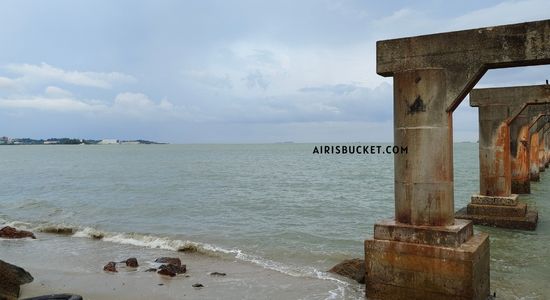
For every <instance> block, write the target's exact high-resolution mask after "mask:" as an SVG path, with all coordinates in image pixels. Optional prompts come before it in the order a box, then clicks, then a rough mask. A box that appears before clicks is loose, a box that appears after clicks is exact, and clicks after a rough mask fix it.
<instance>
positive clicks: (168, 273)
mask: <svg viewBox="0 0 550 300" xmlns="http://www.w3.org/2000/svg"><path fill="white" fill-rule="evenodd" d="M157 274H159V275H164V276H170V277H174V276H176V275H177V274H176V272H172V271H171V270H168V269H159V270H158V272H157Z"/></svg>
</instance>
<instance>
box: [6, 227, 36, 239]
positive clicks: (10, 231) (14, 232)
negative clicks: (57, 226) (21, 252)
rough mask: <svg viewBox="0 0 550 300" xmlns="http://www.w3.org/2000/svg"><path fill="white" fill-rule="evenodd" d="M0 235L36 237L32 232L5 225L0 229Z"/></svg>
mask: <svg viewBox="0 0 550 300" xmlns="http://www.w3.org/2000/svg"><path fill="white" fill-rule="evenodd" d="M0 237H1V238H5V239H22V238H27V237H29V238H31V239H36V237H35V236H34V233H32V232H30V231H26V230H17V229H16V228H13V227H10V226H5V227H4V228H2V229H0Z"/></svg>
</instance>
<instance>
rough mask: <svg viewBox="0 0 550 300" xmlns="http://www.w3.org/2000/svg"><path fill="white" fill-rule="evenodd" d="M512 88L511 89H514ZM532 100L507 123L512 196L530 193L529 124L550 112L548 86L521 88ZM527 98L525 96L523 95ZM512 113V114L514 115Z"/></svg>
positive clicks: (549, 91)
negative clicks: (527, 92) (508, 128)
mask: <svg viewBox="0 0 550 300" xmlns="http://www.w3.org/2000/svg"><path fill="white" fill-rule="evenodd" d="M516 88H517V87H512V88H511V89H516ZM521 88H522V89H525V90H526V91H528V90H530V92H529V94H530V95H531V96H532V98H529V99H528V103H526V104H525V105H524V106H523V107H522V108H521V110H520V111H519V113H516V114H515V116H513V117H512V118H511V119H509V121H508V122H507V123H508V125H509V127H510V156H511V161H512V168H511V172H512V194H529V193H531V180H530V172H529V168H530V139H531V136H530V132H529V128H530V125H531V122H532V121H533V119H534V118H535V117H537V116H538V115H540V114H541V113H545V112H550V86H549V85H539V86H530V87H521ZM523 96H525V97H528V96H526V95H523ZM514 113H515V112H513V113H512V114H514Z"/></svg>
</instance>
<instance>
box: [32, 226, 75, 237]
mask: <svg viewBox="0 0 550 300" xmlns="http://www.w3.org/2000/svg"><path fill="white" fill-rule="evenodd" d="M39 231H40V232H44V233H53V234H61V235H71V234H73V233H75V230H74V228H72V227H63V226H50V227H44V228H41V229H40V230H39Z"/></svg>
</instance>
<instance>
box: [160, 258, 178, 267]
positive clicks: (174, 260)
mask: <svg viewBox="0 0 550 300" xmlns="http://www.w3.org/2000/svg"><path fill="white" fill-rule="evenodd" d="M155 262H156V263H161V264H171V265H174V266H181V260H180V259H179V258H177V257H159V258H157V259H155Z"/></svg>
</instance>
